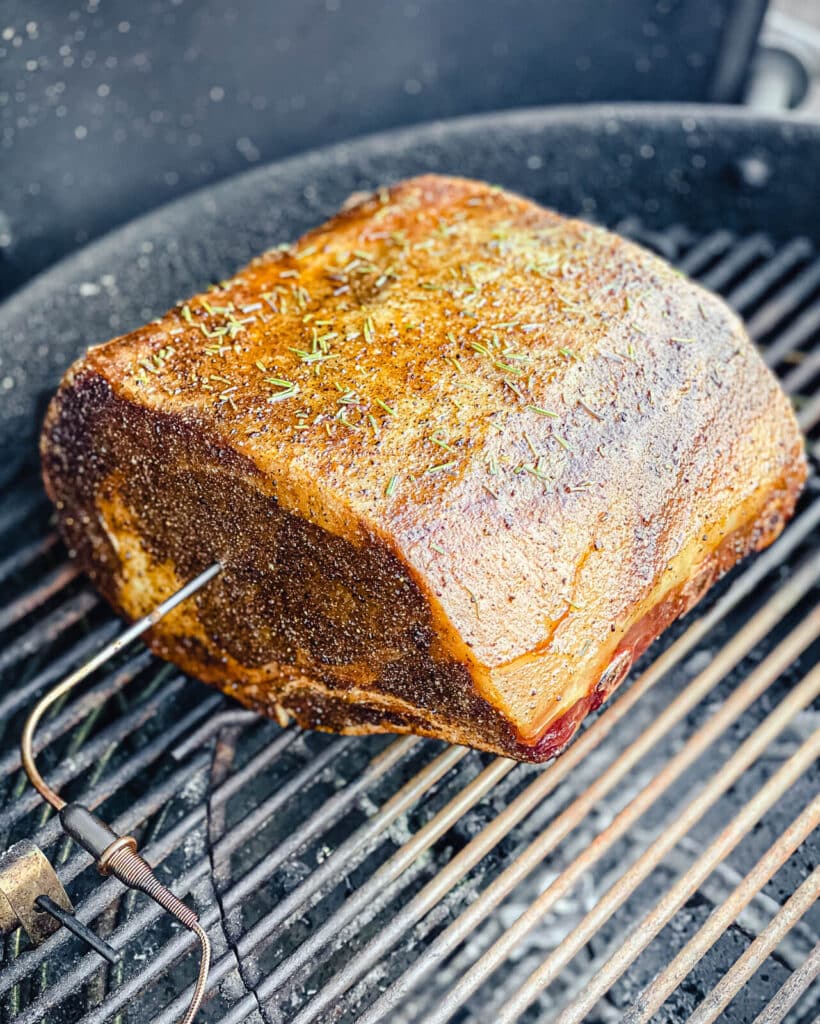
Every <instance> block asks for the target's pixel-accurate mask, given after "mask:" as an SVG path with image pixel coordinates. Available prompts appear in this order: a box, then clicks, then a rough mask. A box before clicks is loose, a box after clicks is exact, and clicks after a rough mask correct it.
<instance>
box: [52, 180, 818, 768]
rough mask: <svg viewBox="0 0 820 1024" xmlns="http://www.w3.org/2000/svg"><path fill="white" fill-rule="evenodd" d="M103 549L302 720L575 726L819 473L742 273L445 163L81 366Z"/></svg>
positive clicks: (76, 452)
mask: <svg viewBox="0 0 820 1024" xmlns="http://www.w3.org/2000/svg"><path fill="white" fill-rule="evenodd" d="M42 455H43V468H44V476H45V481H46V486H47V488H48V491H49V494H50V495H51V497H52V498H53V500H54V501H55V503H56V506H57V509H58V512H59V521H60V528H61V530H62V533H63V536H64V537H65V539H66V541H67V543H68V545H69V547H70V549H71V550H72V553H73V554H74V556H75V557H76V558H77V559H78V560H79V562H80V564H81V565H82V567H83V568H84V569H85V570H86V571H87V572H88V573H89V575H90V576H91V578H92V580H93V581H94V583H95V584H96V585H97V586H98V587H99V589H100V590H101V591H102V592H103V594H104V595H105V596H106V598H107V599H108V600H109V601H110V602H111V604H112V605H113V606H114V607H115V608H116V609H117V610H118V611H119V612H121V613H122V614H123V615H125V616H127V617H129V618H135V617H137V616H139V615H140V614H142V613H144V612H145V611H146V610H147V609H148V608H150V607H152V606H153V605H155V604H156V603H158V602H159V601H160V600H161V599H162V598H164V597H166V596H167V595H168V594H169V593H170V592H171V591H172V590H173V589H175V588H176V587H177V586H179V585H181V584H182V583H183V582H184V581H185V580H187V579H189V578H190V577H191V576H193V575H195V574H196V573H197V572H199V571H201V570H202V569H204V568H205V567H206V566H207V565H209V564H210V563H212V562H214V561H216V560H219V561H221V562H222V563H223V565H224V566H225V570H224V572H223V573H222V574H221V576H220V577H218V578H217V579H216V580H215V581H213V582H212V583H211V584H209V585H208V587H207V588H206V589H205V590H204V591H203V592H201V593H200V594H199V595H198V596H197V597H196V598H195V599H194V600H192V601H189V602H188V603H187V604H186V605H185V606H183V607H181V608H179V609H177V610H176V611H175V612H174V613H172V614H171V615H170V616H169V617H168V618H167V619H166V620H165V621H164V622H163V623H161V624H160V626H159V627H157V628H156V629H155V630H154V631H153V632H152V633H151V635H150V637H149V644H150V646H151V647H152V649H153V650H155V651H156V652H157V653H158V654H160V655H161V656H162V657H165V658H168V659H169V660H171V661H174V662H176V663H177V664H178V665H180V666H181V667H182V668H184V669H185V670H186V671H188V672H190V673H192V674H193V675H195V676H198V677H199V678H200V679H203V680H205V681H206V682H209V683H213V684H215V685H217V686H219V687H220V688H221V689H223V690H225V691H226V692H228V693H231V694H233V695H234V696H236V697H237V698H238V699H239V700H240V701H242V702H243V703H245V704H247V705H249V706H251V707H254V708H256V709H258V710H260V711H262V712H264V713H267V714H272V715H275V716H276V717H278V718H279V719H280V721H285V720H287V719H288V718H289V717H291V716H292V717H294V718H295V719H296V720H297V721H298V722H299V724H300V725H302V726H306V727H310V728H319V729H332V730H335V731H342V732H382V731H388V732H406V731H410V732H416V733H421V734H424V735H430V736H437V737H441V738H443V739H447V740H450V741H452V742H456V743H463V744H468V745H470V746H475V747H479V748H482V749H486V750H492V751H496V752H498V753H501V754H506V755H509V756H512V757H517V758H522V759H527V760H544V759H546V758H547V757H550V756H552V755H553V754H554V753H555V752H556V751H557V750H559V749H560V748H561V747H562V746H563V745H565V744H566V742H567V741H568V740H569V738H570V737H571V735H572V733H573V732H574V730H575V729H576V728H577V726H578V724H579V723H580V721H581V720H582V718H583V717H584V715H585V714H586V713H587V712H588V711H589V710H590V709H591V708H594V707H596V706H597V705H598V704H600V703H601V701H602V700H603V699H604V698H605V696H606V695H607V694H608V693H609V692H611V690H612V689H614V687H615V686H616V685H617V684H618V683H619V682H620V681H621V680H622V679H623V677H624V675H625V674H626V672H627V670H628V668H629V666H630V665H631V663H632V661H633V660H634V658H635V657H636V656H637V655H638V654H639V653H640V652H641V651H642V650H643V649H644V648H645V647H646V646H647V645H648V644H649V643H650V642H651V641H652V639H654V638H655V637H656V636H657V635H658V633H660V632H661V631H662V630H663V629H664V628H665V627H666V626H667V625H668V624H669V622H671V621H672V620H673V619H674V618H675V617H677V616H678V615H680V614H681V613H682V612H684V611H686V610H687V609H688V608H689V607H691V606H692V605H693V604H694V603H695V602H696V601H697V600H698V599H699V597H700V596H702V594H703V593H704V592H705V591H706V590H707V589H708V587H709V586H710V585H711V584H712V582H713V581H714V580H715V579H716V578H717V577H718V576H719V575H720V574H722V573H723V572H725V571H726V570H727V569H729V568H730V567H731V566H732V565H734V564H735V563H736V562H737V561H738V560H739V559H741V558H742V557H743V556H744V555H746V554H747V553H748V552H750V551H752V550H757V549H760V548H762V547H764V546H765V545H767V544H769V543H770V542H771V541H772V540H773V539H774V538H775V537H776V536H777V534H778V533H779V532H780V530H781V529H782V527H783V524H784V523H785V521H786V519H787V518H788V517H789V516H790V515H791V513H792V511H793V508H794V504H795V501H796V498H797V495H798V494H799V491H800V489H801V487H802V485H803V482H804V480H805V475H806V464H805V458H804V455H803V449H802V441H801V437H800V434H799V431H798V429H797V426H796V423H795V420H794V416H793V414H792V411H791V408H790V406H789V402H788V400H787V399H786V397H785V396H784V395H783V393H782V392H781V390H780V389H779V387H778V385H777V382H776V381H775V379H774V378H773V376H772V375H771V374H770V373H769V371H768V370H767V369H766V367H765V366H764V364H763V362H762V361H761V359H760V357H759V356H758V354H757V353H756V351H755V350H754V348H753V346H752V344H751V343H750V342H749V340H748V338H747V337H746V335H745V333H744V331H743V328H742V325H741V323H740V322H739V320H738V319H737V318H736V317H735V315H734V314H733V313H732V312H731V311H730V310H729V309H728V308H727V306H726V305H725V304H724V303H723V302H722V301H721V300H719V299H718V298H716V297H715V296H713V295H711V294H709V293H707V292H706V291H704V290H703V289H701V288H699V287H698V286H697V285H695V284H693V283H692V282H690V281H688V280H686V279H685V278H684V277H682V276H681V275H679V274H678V273H677V272H676V271H674V270H673V269H672V268H671V267H669V266H667V265H666V264H665V263H664V262H663V261H662V260H660V259H658V258H657V257H655V256H653V255H652V254H650V253H648V252H646V251H644V250H643V249H641V248H640V247H638V246H636V245H634V244H632V243H630V242H627V241H624V240H623V239H621V238H619V237H617V236H615V235H613V234H610V233H608V232H606V231H603V230H601V229H599V228H595V227H591V226H590V225H588V224H585V223H582V222H580V221H576V220H568V219H566V218H563V217H561V216H558V215H557V214H555V213H552V212H550V211H547V210H544V209H542V208H540V207H539V206H537V205H535V204H534V203H531V202H529V201H527V200H525V199H522V198H520V197H518V196H515V195H511V194H509V193H507V192H504V191H502V190H500V189H496V188H491V187H489V186H487V185H484V184H480V183H477V182H471V181H466V180H460V179H453V178H443V177H436V176H427V177H422V178H417V179H413V180H410V181H407V182H404V183H402V184H400V185H398V186H396V187H395V188H392V189H390V190H384V191H381V192H379V193H378V194H376V195H373V196H370V197H367V198H365V199H364V200H362V201H360V202H358V203H357V204H356V205H354V206H353V207H352V208H350V209H346V210H345V211H344V212H342V213H340V214H339V215H338V216H336V217H335V218H333V219H332V220H331V221H329V222H328V223H326V224H324V225H322V226H321V227H319V228H317V229H316V230H314V231H312V232H310V233H308V234H307V235H306V236H305V237H303V238H302V239H301V240H300V241H299V242H297V243H296V244H295V245H294V246H292V247H287V248H280V249H277V250H274V251H272V252H269V253H266V254H265V255H263V256H261V257H260V258H259V259H257V260H255V261H254V262H253V263H251V264H250V265H249V266H248V267H247V268H245V269H244V270H243V271H241V272H240V274H239V275H238V276H236V277H235V278H233V279H232V280H230V281H227V282H225V283H224V284H223V285H221V286H219V287H217V288H214V289H212V290H211V291H209V292H207V293H205V294H202V295H199V296H196V297H195V298H193V299H191V300H190V301H189V302H187V303H185V304H182V305H180V306H178V307H176V308H175V309H173V310H171V311H170V312H169V313H168V314H167V315H166V316H165V317H163V318H161V319H160V320H158V321H155V322H153V323H151V324H148V325H146V326H145V327H142V328H140V329H139V330H137V331H134V332H132V333H131V334H128V335H125V336H124V337H121V338H118V339H115V340H114V341H111V342H108V343H107V344H105V345H101V346H99V347H96V348H92V349H91V350H90V351H89V352H88V354H87V355H86V356H84V357H83V358H82V359H81V360H79V361H78V362H77V363H76V364H75V365H74V366H73V367H72V368H71V369H70V370H69V372H68V373H67V375H66V377H65V379H64V380H63V383H62V385H61V387H60V390H59V392H58V393H57V395H56V396H55V398H54V400H53V402H52V405H51V407H50V410H49V413H48V417H47V420H46V424H45V428H44V431H43V438H42Z"/></svg>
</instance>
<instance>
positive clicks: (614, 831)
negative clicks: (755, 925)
mask: <svg viewBox="0 0 820 1024" xmlns="http://www.w3.org/2000/svg"><path fill="white" fill-rule="evenodd" d="M817 626H818V617H817V616H816V615H815V617H814V622H813V623H812V630H811V636H810V637H806V636H805V635H804V636H802V637H801V638H800V640H799V642H796V641H797V638H796V637H795V633H797V630H795V632H794V633H792V634H791V635H790V636H789V637H787V639H786V640H784V641H783V642H782V643H781V644H779V645H778V647H777V648H775V650H774V651H773V652H772V654H771V655H769V657H768V658H766V660H765V661H763V662H761V664H760V665H759V666H758V668H757V669H756V670H755V671H754V672H752V673H751V674H750V675H749V676H748V678H747V679H746V680H745V682H744V683H743V685H742V686H741V687H739V688H738V689H737V690H735V691H734V693H732V695H731V697H730V698H729V699H728V700H727V701H726V702H725V703H723V704H722V705H721V706H720V708H719V709H718V710H717V711H716V712H715V713H714V714H713V715H712V717H711V718H710V719H709V720H708V721H707V722H706V723H705V725H703V726H702V727H701V728H700V729H699V730H698V731H697V732H696V733H694V735H693V736H691V737H690V739H689V740H688V741H687V743H686V744H685V746H684V747H682V748H681V750H680V751H679V752H678V753H677V754H676V755H675V756H674V757H673V758H671V759H670V761H669V762H668V763H667V764H666V765H665V767H664V768H663V769H662V770H661V771H660V772H659V773H658V774H657V775H655V776H654V777H653V778H652V780H651V782H649V783H648V784H647V785H646V786H645V787H644V788H643V789H642V790H641V791H640V792H639V793H638V794H637V796H635V797H633V799H632V800H631V801H630V802H629V803H628V804H627V805H626V807H624V808H623V810H621V811H620V812H619V813H618V814H617V815H616V817H615V818H614V819H613V821H612V822H611V824H610V825H608V826H607V828H605V829H604V830H603V832H601V833H599V835H598V836H597V837H596V838H595V840H594V841H593V843H592V844H591V845H590V846H588V847H586V849H585V850H584V851H583V852H582V853H581V854H580V855H579V856H578V857H576V858H575V859H574V860H573V861H572V863H571V864H570V865H569V866H568V867H567V868H565V869H564V871H563V872H562V873H561V874H560V875H559V876H558V877H557V878H556V879H555V880H554V881H553V882H552V883H551V884H550V885H549V886H548V887H547V888H546V889H545V890H544V892H543V893H542V894H541V895H540V896H539V897H538V899H536V900H535V901H534V902H533V903H532V904H531V905H530V906H529V907H528V909H527V910H526V911H524V913H523V914H522V915H521V916H520V917H519V918H518V919H517V920H516V921H515V923H514V925H513V926H512V927H511V928H509V929H508V930H507V931H506V932H505V933H504V934H503V935H502V936H501V937H500V938H499V939H498V940H496V942H495V943H494V944H493V945H492V946H491V947H490V949H489V950H487V952H486V953H484V955H483V956H482V957H481V958H480V959H479V960H478V961H477V962H476V963H475V964H474V965H473V967H472V968H471V969H470V970H469V971H467V972H466V973H465V974H464V975H463V977H462V978H461V979H460V981H459V982H457V984H456V985H455V986H453V988H452V989H451V990H450V992H449V993H448V994H447V995H446V996H445V998H444V999H443V1000H442V1002H441V1004H440V1009H439V1012H438V1013H437V1014H435V1015H433V1016H432V1017H431V1021H436V1022H438V1021H445V1020H448V1019H449V1018H450V1017H451V1016H452V1014H453V1013H455V1011H456V1010H457V1009H458V1008H459V1007H460V1006H461V1005H462V1004H463V1003H464V1001H465V1000H466V999H467V998H468V997H469V996H470V995H472V993H473V992H474V991H475V990H476V989H477V988H478V986H479V985H480V984H481V983H482V982H483V981H485V980H486V979H487V978H488V977H489V976H490V974H492V973H493V971H495V970H496V968H497V967H498V966H499V964H500V963H501V962H503V960H504V959H506V957H507V956H508V955H509V954H510V952H511V951H512V950H513V949H514V947H515V946H516V945H517V943H518V942H520V941H521V939H522V938H523V937H524V936H525V935H526V934H527V933H528V932H530V931H531V930H532V929H533V928H534V927H535V926H536V925H537V924H538V923H539V922H540V921H541V919H542V918H543V917H544V915H545V914H546V913H547V911H548V910H550V909H551V908H552V907H553V906H554V905H555V903H556V902H557V901H558V900H559V899H560V898H561V897H562V896H564V895H565V894H566V893H567V892H568V891H569V890H570V889H571V887H572V886H573V885H574V884H575V882H576V881H577V880H578V879H579V878H580V877H581V876H582V875H583V874H584V873H585V872H586V871H588V870H589V869H590V868H591V867H592V866H593V865H594V864H595V863H596V862H597V861H598V860H599V859H600V857H601V856H602V855H603V854H604V853H605V852H606V851H607V850H609V849H610V847H611V846H612V845H613V843H614V842H615V841H616V840H617V839H619V838H620V837H621V836H623V835H624V834H625V833H626V832H627V831H628V829H629V828H630V827H631V826H632V825H634V824H635V822H636V821H638V820H639V818H640V817H641V816H642V815H643V814H644V813H645V812H646V811H647V810H648V809H649V808H650V807H651V806H652V805H653V804H654V803H655V801H656V800H657V799H658V798H659V797H660V796H661V795H662V794H663V793H664V792H665V791H666V790H667V789H668V788H669V786H670V785H671V784H672V783H673V782H674V781H676V780H677V779H678V778H680V776H681V775H682V774H683V772H684V771H685V770H686V769H687V768H688V767H690V766H691V765H692V764H694V763H695V761H696V760H697V759H698V757H700V756H701V755H702V754H703V752H704V751H705V750H706V749H707V748H708V747H709V746H710V745H711V744H712V743H713V742H714V741H715V740H716V739H717V738H718V737H719V736H720V735H721V734H722V733H723V732H724V731H725V730H726V728H727V727H728V726H729V725H730V724H731V723H732V722H733V721H735V720H736V719H737V718H738V717H739V715H740V714H741V713H742V711H744V710H745V709H746V708H747V707H748V706H749V705H750V704H751V703H752V701H753V700H755V699H757V697H759V696H760V695H761V693H763V692H764V691H765V689H766V688H767V687H768V686H769V685H771V683H773V682H774V681H775V680H776V679H777V678H778V677H779V676H780V675H781V673H782V672H783V671H784V669H785V667H787V666H788V665H789V664H791V662H792V660H793V659H794V658H795V657H797V655H798V654H799V653H801V651H802V650H804V649H805V647H806V646H807V644H808V642H810V639H812V638H813V637H814V636H816V635H817ZM798 628H801V627H798ZM803 632H804V634H805V632H806V631H805V630H803ZM818 692H820V671H818V672H817V673H816V674H814V675H812V676H811V677H809V679H808V680H807V681H804V683H803V684H802V685H801V686H800V687H798V688H795V690H793V691H792V692H791V693H789V694H788V696H787V697H786V698H784V700H783V701H782V702H781V704H780V705H778V707H777V709H776V710H775V711H774V712H772V713H771V714H770V715H769V717H768V718H767V719H766V720H765V721H764V722H763V723H762V724H761V725H760V726H758V728H757V729H756V730H755V731H754V732H753V733H752V734H751V735H750V736H749V738H748V739H747V740H746V741H745V742H744V743H743V744H742V746H740V747H739V748H738V750H737V751H736V752H735V754H733V755H732V757H731V758H730V759H729V760H728V761H727V762H726V763H725V764H724V765H723V766H722V767H721V769H720V770H719V771H718V772H716V773H715V774H714V775H713V776H712V777H711V778H710V781H709V783H708V785H707V786H706V787H704V789H703V790H702V791H701V792H700V793H699V794H698V795H697V796H696V797H695V798H694V800H692V801H691V802H690V803H689V804H687V805H686V806H685V807H684V808H683V809H681V810H680V811H678V812H677V815H676V817H675V819H674V820H673V821H671V822H669V823H668V824H667V825H666V827H665V828H664V830H663V832H662V833H661V834H660V835H659V836H658V837H657V839H656V840H655V841H654V843H652V844H651V845H650V846H649V847H648V848H647V849H646V850H645V851H644V852H643V853H642V854H641V855H640V857H639V858H638V859H637V860H636V861H635V862H634V863H633V864H632V866H631V867H630V868H629V869H628V870H627V871H626V872H625V874H624V875H623V876H622V877H621V878H620V879H619V880H618V882H617V883H616V884H615V885H614V886H613V887H612V888H611V889H610V890H609V891H608V892H607V893H606V895H605V896H604V897H602V899H601V900H600V902H599V903H598V904H596V906H595V908H594V909H593V911H591V912H590V913H589V914H588V915H587V916H586V917H585V918H584V919H583V920H582V921H581V923H580V924H579V925H578V926H577V927H576V928H575V929H574V930H573V931H572V932H571V933H570V935H569V936H567V937H566V938H565V939H564V940H563V941H562V942H561V945H560V946H559V947H558V948H557V949H556V950H554V951H553V953H551V954H550V956H549V957H547V959H546V960H545V961H544V964H543V965H542V966H541V967H540V968H539V969H538V970H537V971H536V972H535V973H534V974H533V975H532V976H531V979H530V981H528V983H527V984H526V985H525V987H524V988H523V989H521V990H519V992H518V993H516V995H515V996H513V997H512V999H511V1000H508V1001H507V1003H506V1005H505V1008H504V1011H503V1012H502V1014H501V1017H500V1018H499V1019H500V1020H503V1021H505V1022H506V1021H509V1020H514V1019H515V1014H514V1013H513V1010H515V1011H517V1012H518V1013H521V1012H523V1010H524V1009H526V1007H527V1006H528V1005H529V1004H530V1002H531V1001H532V999H533V998H535V996H536V995H537V994H538V993H539V992H540V991H541V989H542V988H544V987H545V986H546V985H547V984H549V983H550V982H551V981H552V980H553V979H554V978H555V977H556V976H557V974H558V972H559V971H560V970H561V969H562V968H564V967H566V965H567V964H568V963H569V962H570V960H572V958H573V957H574V956H575V955H576V953H577V952H578V951H579V950H580V949H581V948H582V947H583V946H584V945H585V944H586V943H587V942H588V941H589V939H590V937H592V936H593V935H594V934H595V932H597V931H598V930H599V929H600V927H601V925H602V924H603V923H604V922H605V921H606V920H608V918H609V917H610V916H611V915H612V914H613V913H614V912H615V910H617V908H618V907H619V906H620V905H621V903H623V901H624V900H625V899H626V898H627V896H629V895H630V893H631V892H633V891H634V889H635V888H636V887H637V886H638V884H639V883H640V882H641V881H643V880H644V879H645V878H646V877H647V876H648V875H649V874H650V872H651V871H652V870H653V869H654V868H655V867H657V865H658V864H659V863H660V862H661V861H662V860H663V858H664V856H665V855H666V854H667V853H668V852H669V850H671V849H672V848H673V847H674V846H675V845H676V844H677V842H678V841H679V840H680V839H681V838H682V837H683V836H684V835H686V833H687V832H688V831H689V830H690V829H691V828H692V827H693V826H694V825H695V824H696V823H697V822H698V821H699V820H700V819H701V817H702V816H703V815H704V814H705V813H706V811H707V810H708V809H709V808H710V807H712V806H713V804H714V803H715V802H716V800H717V799H718V798H719V797H720V796H721V795H722V794H723V793H725V792H726V790H727V789H728V788H729V786H730V785H732V784H733V783H734V782H735V781H736V780H737V779H738V778H740V776H741V775H742V773H743V772H744V771H746V769H747V768H748V767H749V766H750V765H751V764H753V763H754V761H755V760H756V759H757V758H758V757H759V756H760V755H761V754H762V753H763V751H764V750H765V749H766V747H767V746H768V745H769V743H771V741H772V740H773V739H774V738H775V737H776V736H777V735H778V734H779V733H780V732H781V731H782V730H783V728H784V727H785V726H786V725H787V724H788V722H789V721H790V720H791V718H793V717H794V715H796V714H797V712H798V711H800V710H802V708H804V707H805V706H806V704H807V703H809V702H810V701H811V700H812V699H813V697H814V696H815V695H816V694H817V693H818ZM815 743H816V744H817V746H818V749H820V735H818V737H817V738H816V740H815ZM812 749H814V748H813V747H812ZM801 763H802V762H801ZM807 763H808V764H811V759H809V761H808V762H807ZM577 823H578V819H575V820H573V821H572V822H571V823H568V824H571V827H575V825H577ZM544 845H545V846H546V849H545V848H544V847H543V846H541V845H540V844H539V851H540V852H541V853H542V854H546V853H547V852H548V851H549V850H550V849H552V848H554V845H555V844H554V843H550V844H544Z"/></svg>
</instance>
